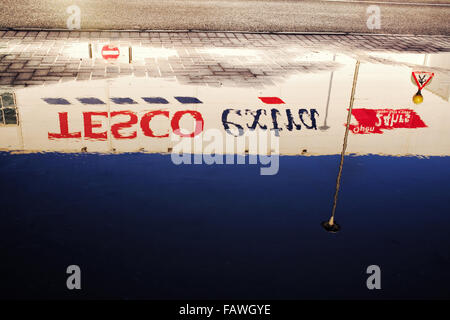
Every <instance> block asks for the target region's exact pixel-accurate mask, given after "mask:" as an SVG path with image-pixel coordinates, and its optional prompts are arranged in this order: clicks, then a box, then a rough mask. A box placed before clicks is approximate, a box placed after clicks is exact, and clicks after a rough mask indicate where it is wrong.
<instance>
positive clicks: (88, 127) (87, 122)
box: [83, 112, 108, 140]
mask: <svg viewBox="0 0 450 320" xmlns="http://www.w3.org/2000/svg"><path fill="white" fill-rule="evenodd" d="M92 116H102V117H108V113H107V112H83V118H84V137H85V138H86V139H90V140H106V139H107V133H106V131H103V132H92V129H93V128H101V127H102V125H101V123H92Z"/></svg>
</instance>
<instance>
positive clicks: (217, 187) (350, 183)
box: [0, 31, 450, 299]
mask: <svg viewBox="0 0 450 320" xmlns="http://www.w3.org/2000/svg"><path fill="white" fill-rule="evenodd" d="M1 36H2V37H1V40H0V57H1V61H0V68H2V71H1V72H0V83H1V84H2V86H1V98H2V99H1V103H2V104H1V106H2V108H1V110H0V111H1V118H0V177H1V180H0V181H1V185H0V186H1V190H2V192H1V193H0V202H1V203H2V204H3V205H2V210H1V211H0V217H1V219H2V223H1V224H0V234H1V235H2V236H1V237H2V240H1V241H0V243H1V252H2V256H3V259H2V264H1V265H0V270H1V272H2V274H3V275H7V277H6V280H4V281H2V288H3V290H2V293H1V295H2V296H5V297H13V298H80V297H87V298H125V299H127V298H153V299H167V298H170V299H206V298H208V299H213V298H216V299H217V298H219V299H244V298H245V299H302V298H373V299H383V298H384V299H387V298H398V299H401V298H448V297H449V296H450V291H449V289H448V288H449V284H450V278H449V275H448V272H447V270H448V267H449V264H450V256H449V253H448V252H449V251H448V248H449V245H450V236H449V234H448V228H449V226H450V220H449V218H450V216H449V212H450V211H449V209H448V205H449V203H448V190H449V184H450V170H449V169H448V168H449V167H450V166H449V165H450V139H448V137H450V129H449V126H448V118H449V116H450V109H449V107H450V103H449V97H450V55H449V48H450V37H446V36H433V37H413V36H369V35H285V34H281V35H280V34H249V33H182V32H175V33H157V32H149V33H137V32H136V33H134V32H123V33H97V32H92V33H90V32H81V33H79V32H50V33H47V32H33V31H29V32H17V31H8V32H4V33H2V35H1ZM347 119H349V122H347ZM347 128H348V131H347V130H346V129H347ZM344 137H347V138H346V139H344ZM344 141H346V142H344ZM342 152H343V153H344V154H345V158H344V162H343V163H342V162H341V159H340V154H341V153H342ZM340 165H342V169H343V170H342V177H341V178H340V179H338V180H339V183H338V186H339V188H340V189H339V190H340V192H339V194H338V197H337V203H336V204H337V207H336V208H337V209H336V212H335V218H336V221H338V223H339V225H340V226H341V230H340V231H339V232H338V233H336V234H331V233H327V232H326V231H325V230H324V229H323V228H322V226H321V222H323V221H328V219H329V218H330V215H331V212H332V207H333V204H334V195H335V191H336V187H337V181H336V177H337V175H338V170H339V167H340ZM72 264H75V265H79V266H80V268H81V270H82V274H83V278H82V279H83V280H82V283H83V289H82V290H81V291H69V290H67V288H66V276H67V275H66V272H65V271H66V268H67V266H69V265H72ZM370 265H378V266H380V268H381V272H382V289H381V290H368V289H367V287H366V279H367V277H368V275H367V273H366V268H367V267H368V266H370ZM30 266H32V268H30ZM25 274H26V275H27V276H26V277H24V275H25Z"/></svg>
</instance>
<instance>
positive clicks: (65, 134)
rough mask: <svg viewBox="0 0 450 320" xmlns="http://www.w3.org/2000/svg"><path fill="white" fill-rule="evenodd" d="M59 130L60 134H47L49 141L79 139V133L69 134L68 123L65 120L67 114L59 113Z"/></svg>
mask: <svg viewBox="0 0 450 320" xmlns="http://www.w3.org/2000/svg"><path fill="white" fill-rule="evenodd" d="M58 115H59V130H60V133H52V132H49V133H48V138H49V139H52V140H53V139H65V138H81V131H79V132H72V133H70V132H69V121H68V119H67V112H59V113H58Z"/></svg>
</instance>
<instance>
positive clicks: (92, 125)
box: [48, 110, 204, 141]
mask: <svg viewBox="0 0 450 320" xmlns="http://www.w3.org/2000/svg"><path fill="white" fill-rule="evenodd" d="M58 115H59V132H49V133H48V138H49V139H51V140H53V139H70V138H77V139H80V138H81V131H77V132H71V131H70V128H69V119H68V114H67V112H59V113H58ZM119 115H122V116H127V117H128V120H127V121H124V122H117V123H114V124H112V125H111V134H112V136H113V137H114V138H115V139H134V138H136V137H137V131H136V130H134V131H132V132H131V133H128V134H124V133H122V132H120V130H122V129H126V128H132V127H133V126H134V125H136V124H137V123H138V122H139V125H140V128H141V130H142V133H143V134H144V135H145V136H147V137H152V138H167V137H169V132H167V133H164V134H159V135H157V134H155V133H154V132H153V130H152V128H151V127H150V121H151V120H152V119H153V118H156V117H165V118H167V119H169V120H170V117H169V111H163V110H155V111H150V112H147V113H146V114H144V115H143V116H142V118H141V120H140V121H139V119H138V116H137V114H136V113H135V112H132V111H113V112H109V113H108V112H83V123H84V138H85V139H89V140H100V141H102V140H106V139H107V138H108V133H107V131H100V130H101V129H100V128H102V124H101V122H99V121H98V120H101V118H103V119H107V118H108V117H110V118H111V122H113V119H114V117H117V116H119ZM185 116H186V117H191V118H192V119H193V120H194V121H195V126H194V129H193V131H192V132H190V133H186V132H185V131H186V129H184V130H182V129H180V120H181V118H182V117H185ZM203 126H204V121H203V117H202V115H201V113H200V112H197V111H193V110H184V111H177V112H175V113H174V115H173V117H172V119H171V121H170V127H171V129H172V132H173V133H174V134H176V135H178V136H180V137H195V136H196V135H198V134H199V133H201V132H202V131H203ZM93 129H97V130H98V131H100V132H94V130H93ZM97 130H96V131H97Z"/></svg>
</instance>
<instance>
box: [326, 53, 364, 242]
mask: <svg viewBox="0 0 450 320" xmlns="http://www.w3.org/2000/svg"><path fill="white" fill-rule="evenodd" d="M358 71H359V60H358V61H356V65H355V73H354V75H353V86H352V93H351V95H350V106H349V108H348V113H347V125H346V127H345V135H344V143H343V144H342V151H341V162H340V164H339V173H338V176H337V179H336V191H335V193H334V201H333V209H332V210H331V217H330V219H329V220H328V221H323V222H322V227H323V228H324V229H325V230H326V231H328V232H333V233H335V232H338V231H339V230H340V229H341V226H340V225H339V224H337V223H336V221H334V216H335V212H336V205H337V199H338V194H339V187H340V183H341V176H342V168H343V165H344V156H345V150H346V149H347V140H348V131H349V128H350V120H351V118H352V109H353V102H354V101H355V89H356V82H357V80H358Z"/></svg>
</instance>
